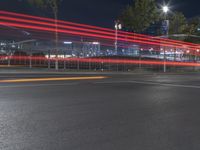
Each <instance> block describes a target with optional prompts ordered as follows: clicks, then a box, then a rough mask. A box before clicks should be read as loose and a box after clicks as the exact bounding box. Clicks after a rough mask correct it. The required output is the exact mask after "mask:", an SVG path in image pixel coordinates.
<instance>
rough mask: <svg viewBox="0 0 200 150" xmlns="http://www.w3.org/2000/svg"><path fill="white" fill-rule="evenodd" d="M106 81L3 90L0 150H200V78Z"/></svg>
mask: <svg viewBox="0 0 200 150" xmlns="http://www.w3.org/2000/svg"><path fill="white" fill-rule="evenodd" d="M74 76H76V77H77V76H98V75H91V74H89V75H87V74H84V75H80V74H71V75H70V74H67V75H64V74H25V73H24V74H22V75H20V74H18V75H17V74H16V73H15V74H0V81H1V80H5V79H7V80H8V79H9V80H11V79H16V78H17V79H20V78H45V77H74ZM101 76H102V75H101ZM104 76H106V77H108V78H106V79H99V80H79V81H77V80H72V81H45V82H43V81H40V82H23V83H14V82H13V83H0V150H199V149H200V117H199V116H200V75H199V74H190V75H147V74H146V75H139V74H138V75H131V74H127V75H126V74H120V75H117V74H115V75H114V74H105V75H104Z"/></svg>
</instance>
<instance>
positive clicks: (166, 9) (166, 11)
mask: <svg viewBox="0 0 200 150" xmlns="http://www.w3.org/2000/svg"><path fill="white" fill-rule="evenodd" d="M162 10H163V13H164V18H165V20H164V22H165V25H166V28H167V29H166V30H167V31H166V36H167V37H168V35H169V20H167V13H168V12H169V7H168V6H163V7H162ZM163 72H164V73H165V72H166V48H165V47H164V66H163Z"/></svg>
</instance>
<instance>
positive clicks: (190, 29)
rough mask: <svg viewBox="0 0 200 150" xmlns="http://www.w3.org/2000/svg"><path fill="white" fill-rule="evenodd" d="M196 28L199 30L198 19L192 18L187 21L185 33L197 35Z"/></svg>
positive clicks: (199, 18)
mask: <svg viewBox="0 0 200 150" xmlns="http://www.w3.org/2000/svg"><path fill="white" fill-rule="evenodd" d="M198 28H200V17H193V18H191V19H190V20H189V21H188V25H187V28H186V33H187V34H189V35H199V34H200V33H199V32H198Z"/></svg>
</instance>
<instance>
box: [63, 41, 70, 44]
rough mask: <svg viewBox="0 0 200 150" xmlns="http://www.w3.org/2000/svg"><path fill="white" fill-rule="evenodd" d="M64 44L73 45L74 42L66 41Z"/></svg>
mask: <svg viewBox="0 0 200 150" xmlns="http://www.w3.org/2000/svg"><path fill="white" fill-rule="evenodd" d="M63 43H64V44H72V42H69V41H65V42H63Z"/></svg>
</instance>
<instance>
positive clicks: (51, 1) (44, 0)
mask: <svg viewBox="0 0 200 150" xmlns="http://www.w3.org/2000/svg"><path fill="white" fill-rule="evenodd" d="M27 1H28V2H29V3H30V4H31V5H35V6H37V7H39V8H46V9H51V10H52V12H53V14H54V20H55V50H56V58H57V57H58V21H57V20H58V8H59V3H60V2H61V0H27ZM55 68H56V70H57V69H58V61H57V60H56V63H55Z"/></svg>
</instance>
